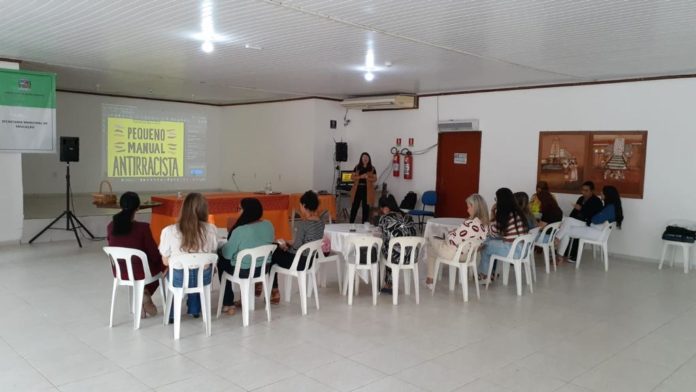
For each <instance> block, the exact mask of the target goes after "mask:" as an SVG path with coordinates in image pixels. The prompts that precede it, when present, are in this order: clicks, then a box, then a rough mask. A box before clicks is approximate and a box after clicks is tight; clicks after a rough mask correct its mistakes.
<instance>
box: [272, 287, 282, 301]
mask: <svg viewBox="0 0 696 392" xmlns="http://www.w3.org/2000/svg"><path fill="white" fill-rule="evenodd" d="M279 303H280V290H278V289H273V290H271V304H272V305H278V304H279Z"/></svg>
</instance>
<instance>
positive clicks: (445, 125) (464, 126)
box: [437, 120, 479, 132]
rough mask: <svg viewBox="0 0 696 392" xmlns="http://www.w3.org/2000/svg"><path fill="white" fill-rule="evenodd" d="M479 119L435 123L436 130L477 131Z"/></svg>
mask: <svg viewBox="0 0 696 392" xmlns="http://www.w3.org/2000/svg"><path fill="white" fill-rule="evenodd" d="M478 130H479V120H447V121H440V122H438V123H437V131H438V132H459V131H478Z"/></svg>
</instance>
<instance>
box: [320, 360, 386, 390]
mask: <svg viewBox="0 0 696 392" xmlns="http://www.w3.org/2000/svg"><path fill="white" fill-rule="evenodd" d="M307 376H309V377H311V378H313V379H315V380H317V381H319V382H321V383H322V384H326V385H328V386H330V387H331V388H334V389H337V390H339V391H352V390H354V389H356V388H359V387H362V386H365V385H367V384H370V383H371V382H373V381H376V380H378V379H380V378H384V377H385V375H384V374H383V373H380V372H378V371H376V370H374V369H371V368H369V367H367V366H364V365H361V364H359V363H357V362H354V361H351V360H348V359H341V360H339V361H336V362H332V363H330V364H328V365H324V366H321V367H319V368H316V369H313V370H310V371H309V372H307Z"/></svg>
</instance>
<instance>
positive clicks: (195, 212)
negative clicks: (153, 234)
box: [159, 193, 218, 317]
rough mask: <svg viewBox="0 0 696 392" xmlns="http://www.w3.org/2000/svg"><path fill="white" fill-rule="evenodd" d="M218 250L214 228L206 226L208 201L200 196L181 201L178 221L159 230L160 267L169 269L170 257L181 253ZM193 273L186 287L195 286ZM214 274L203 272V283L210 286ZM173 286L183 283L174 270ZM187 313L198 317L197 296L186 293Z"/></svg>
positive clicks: (193, 195) (198, 304)
mask: <svg viewBox="0 0 696 392" xmlns="http://www.w3.org/2000/svg"><path fill="white" fill-rule="evenodd" d="M217 248H218V239H217V228H216V227H215V226H214V225H212V224H210V223H208V202H207V201H206V200H205V198H204V197H203V195H201V194H200V193H189V194H188V195H187V196H186V199H184V204H183V206H182V207H181V212H180V215H179V219H178V221H177V222H176V223H175V224H173V225H169V226H167V227H165V228H164V230H162V234H161V236H160V244H159V251H160V253H161V254H162V264H164V265H165V268H166V267H167V266H169V259H170V258H171V257H172V256H176V255H180V254H184V253H215V252H216V251H217ZM195 272H196V271H195V270H192V273H191V274H190V276H189V287H195V286H196V273H195ZM212 274H213V269H212V268H210V269H208V270H205V271H204V272H203V282H204V284H209V283H210V280H211V277H212ZM172 275H173V279H172V280H173V282H172V283H173V285H174V286H175V287H181V286H182V284H183V270H174V271H173V274H172ZM186 305H187V309H188V312H187V313H188V314H189V315H191V316H193V317H199V316H200V314H201V301H200V295H198V294H189V295H188V297H187V298H186Z"/></svg>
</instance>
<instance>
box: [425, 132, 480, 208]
mask: <svg viewBox="0 0 696 392" xmlns="http://www.w3.org/2000/svg"><path fill="white" fill-rule="evenodd" d="M437 146H438V147H437V180H436V188H435V190H436V192H437V205H436V206H435V215H436V216H440V217H461V218H466V217H468V216H469V214H468V213H467V212H466V198H467V197H469V195H471V194H472V193H478V189H479V169H480V160H481V131H467V132H442V133H440V134H439V135H438V145H437Z"/></svg>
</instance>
